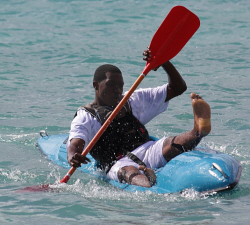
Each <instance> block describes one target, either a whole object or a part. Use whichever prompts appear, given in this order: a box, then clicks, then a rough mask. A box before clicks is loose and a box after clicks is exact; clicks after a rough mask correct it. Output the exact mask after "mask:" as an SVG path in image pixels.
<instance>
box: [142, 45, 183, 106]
mask: <svg viewBox="0 0 250 225" xmlns="http://www.w3.org/2000/svg"><path fill="white" fill-rule="evenodd" d="M143 55H144V57H143V60H145V61H147V60H149V59H150V57H151V52H150V50H144V52H143ZM161 66H162V67H163V69H164V70H165V71H166V73H167V75H168V88H167V97H166V100H165V101H166V102H167V101H169V100H170V99H172V98H174V97H176V96H178V95H181V94H182V93H183V92H185V91H186V90H187V85H186V82H185V81H184V80H183V78H182V76H181V75H180V74H179V72H178V71H177V69H176V68H175V67H174V65H173V64H172V63H171V62H170V61H167V62H165V63H163V64H162V65H161ZM159 67H160V66H159ZM159 67H157V68H155V69H154V70H155V71H156V70H157V69H158V68H159Z"/></svg>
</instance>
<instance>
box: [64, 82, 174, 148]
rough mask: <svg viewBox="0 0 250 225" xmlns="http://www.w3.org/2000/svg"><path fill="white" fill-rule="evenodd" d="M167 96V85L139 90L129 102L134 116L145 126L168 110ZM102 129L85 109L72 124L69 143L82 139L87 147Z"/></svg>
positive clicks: (79, 112) (78, 113) (80, 111)
mask: <svg viewBox="0 0 250 225" xmlns="http://www.w3.org/2000/svg"><path fill="white" fill-rule="evenodd" d="M166 96H167V84H164V85H163V86H159V87H156V88H146V89H138V90H136V91H135V92H134V93H133V94H132V95H131V96H130V98H129V100H128V101H129V103H130V106H131V109H132V113H133V115H134V116H135V117H136V118H137V119H138V120H139V121H140V122H141V123H142V124H143V125H145V124H147V123H148V122H149V121H150V120H152V119H153V118H154V117H155V116H157V115H158V114H160V113H162V112H164V111H165V110H166V109H167V107H168V104H169V102H165V100H166ZM100 128H101V123H100V122H99V121H98V120H97V119H96V118H94V117H93V116H91V114H90V113H87V112H86V111H85V110H83V109H82V110H79V111H78V112H77V116H76V117H75V118H74V119H73V121H72V123H71V130H70V134H69V141H70V140H71V139H73V138H81V139H83V140H84V141H85V147H86V146H87V145H88V144H89V142H90V141H91V140H92V139H93V137H94V136H95V134H96V133H97V132H98V131H99V129H100ZM67 144H69V143H67Z"/></svg>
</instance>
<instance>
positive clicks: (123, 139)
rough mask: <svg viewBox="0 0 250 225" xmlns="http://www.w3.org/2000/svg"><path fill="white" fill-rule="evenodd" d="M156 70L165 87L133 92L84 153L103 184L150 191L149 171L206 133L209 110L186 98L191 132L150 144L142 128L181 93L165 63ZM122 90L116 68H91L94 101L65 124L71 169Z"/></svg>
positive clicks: (180, 82) (152, 178)
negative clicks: (165, 81)
mask: <svg viewBox="0 0 250 225" xmlns="http://www.w3.org/2000/svg"><path fill="white" fill-rule="evenodd" d="M143 55H144V56H145V57H144V58H143V59H144V60H149V58H150V56H151V55H150V51H149V50H145V51H144V53H143ZM161 66H162V68H163V69H164V70H165V71H166V73H167V75H168V84H164V85H162V86H160V87H156V88H146V89H138V90H136V91H135V92H134V93H133V94H132V95H131V97H130V98H129V100H128V101H127V103H126V104H125V105H124V107H123V108H122V109H121V111H120V112H119V113H118V115H117V116H116V118H115V119H114V120H113V121H112V122H111V124H110V125H109V127H108V128H107V130H106V131H105V132H104V133H103V135H102V136H101V138H100V139H99V140H98V141H97V143H96V144H95V146H94V147H93V148H92V149H91V151H90V154H91V155H92V157H93V158H94V159H95V160H96V161H97V162H98V167H99V168H100V169H101V170H103V171H105V173H106V174H107V177H108V178H109V179H113V180H116V181H120V182H124V183H128V184H133V185H138V186H143V187H151V186H152V185H153V184H154V183H155V181H156V176H155V174H154V172H153V170H152V169H155V168H160V167H163V166H165V165H166V164H167V163H168V162H169V161H170V160H171V159H173V158H174V157H175V156H177V155H179V154H181V153H183V152H186V151H189V150H192V149H194V148H195V147H196V146H197V144H198V143H199V142H200V140H201V139H202V138H203V137H205V136H206V135H208V134H209V132H210V130H211V123H210V107H209V105H208V104H207V103H206V102H205V101H204V100H203V99H202V98H201V97H200V96H199V95H197V94H195V93H191V102H192V107H193V114H194V127H193V129H192V130H190V131H188V132H185V133H183V134H180V135H178V136H175V137H163V138H161V139H160V140H157V141H152V140H151V139H150V137H149V135H148V131H147V129H146V128H145V126H144V125H145V124H146V123H148V122H149V121H150V120H152V119H153V118H154V117H155V116H157V115H158V114H160V113H162V112H164V111H165V110H166V109H167V107H168V104H169V101H170V100H171V99H172V98H174V97H176V96H178V95H181V94H182V93H183V92H185V91H186V89H187V86H186V83H185V81H184V80H183V78H182V77H181V75H180V74H179V72H178V71H177V70H176V68H175V67H174V66H173V64H172V63H170V62H169V61H168V62H165V63H163V64H162V65H161ZM123 85H124V82H123V76H122V73H121V71H120V70H119V69H118V68H117V67H116V66H113V65H109V64H105V65H102V66H100V67H98V68H97V69H96V71H95V74H94V78H93V87H94V89H95V99H94V101H93V103H92V104H87V105H85V106H81V107H80V108H79V109H78V111H77V113H76V115H75V118H74V119H73V121H72V123H71V130H70V134H69V139H68V142H67V152H68V155H67V158H68V162H69V164H70V165H71V166H74V167H80V166H81V163H84V164H87V163H88V162H90V160H89V159H88V158H87V157H85V156H82V155H81V153H82V151H83V149H84V147H86V146H87V145H88V143H89V142H90V141H91V140H92V138H93V137H94V136H95V134H96V133H97V132H98V130H99V129H100V128H101V125H102V124H103V123H104V122H105V121H106V119H107V118H108V116H109V115H110V114H111V113H112V111H113V110H114V109H115V107H116V106H117V105H118V103H119V102H120V100H121V99H122V97H123Z"/></svg>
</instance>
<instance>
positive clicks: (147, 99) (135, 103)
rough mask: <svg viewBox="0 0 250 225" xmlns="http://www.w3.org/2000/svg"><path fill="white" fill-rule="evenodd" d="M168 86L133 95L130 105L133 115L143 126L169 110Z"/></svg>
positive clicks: (136, 92)
mask: <svg viewBox="0 0 250 225" xmlns="http://www.w3.org/2000/svg"><path fill="white" fill-rule="evenodd" d="M167 86H168V84H164V85H163V86H159V87H156V88H146V89H138V90H136V91H135V92H134V93H133V94H132V95H131V97H130V99H129V103H130V105H131V108H132V112H133V115H134V116H135V117H136V118H137V119H139V120H140V122H141V123H142V124H144V125H145V124H146V123H148V122H149V121H150V120H152V119H153V118H154V117H155V116H157V115H159V114H160V113H162V112H164V111H165V110H166V109H167V107H168V104H169V101H167V102H165V100H166V97H167Z"/></svg>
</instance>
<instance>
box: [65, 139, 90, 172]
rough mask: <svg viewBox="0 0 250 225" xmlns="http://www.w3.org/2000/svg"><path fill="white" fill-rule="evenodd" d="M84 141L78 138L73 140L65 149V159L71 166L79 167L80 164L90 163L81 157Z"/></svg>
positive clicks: (84, 157)
mask: <svg viewBox="0 0 250 225" xmlns="http://www.w3.org/2000/svg"><path fill="white" fill-rule="evenodd" d="M84 145H85V141H84V140H82V139H80V138H73V139H72V140H71V141H70V145H69V146H68V148H67V152H68V155H67V159H68V162H69V164H70V165H71V166H74V167H80V166H81V163H83V164H87V163H88V162H91V161H90V160H89V159H88V158H87V157H86V156H83V155H81V153H82V151H83V148H84Z"/></svg>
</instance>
